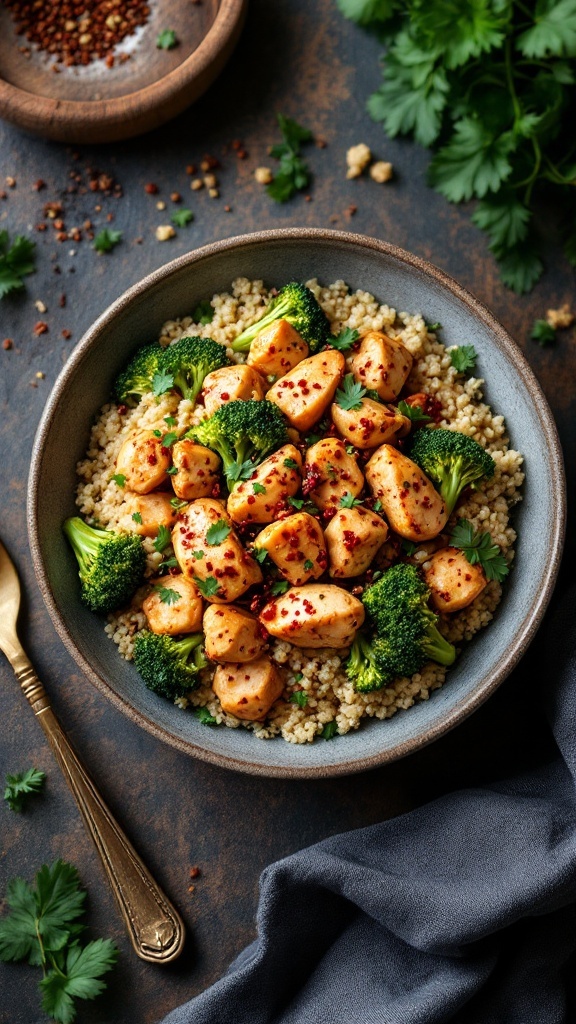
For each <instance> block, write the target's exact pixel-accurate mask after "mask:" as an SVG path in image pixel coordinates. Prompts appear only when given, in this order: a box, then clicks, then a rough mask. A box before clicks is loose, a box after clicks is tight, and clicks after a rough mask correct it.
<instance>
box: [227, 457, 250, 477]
mask: <svg viewBox="0 0 576 1024" xmlns="http://www.w3.org/2000/svg"><path fill="white" fill-rule="evenodd" d="M253 472H254V463H253V462H250V460H249V459H248V460H247V461H246V462H232V463H230V465H229V466H228V468H227V469H226V470H225V476H226V479H227V480H248V479H249V478H250V477H251V476H252V473H253Z"/></svg>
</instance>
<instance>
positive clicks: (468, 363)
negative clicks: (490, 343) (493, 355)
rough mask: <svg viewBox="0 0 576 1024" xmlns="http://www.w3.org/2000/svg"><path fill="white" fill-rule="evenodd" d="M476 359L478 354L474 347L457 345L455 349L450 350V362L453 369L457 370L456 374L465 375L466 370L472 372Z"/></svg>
mask: <svg viewBox="0 0 576 1024" xmlns="http://www.w3.org/2000/svg"><path fill="white" fill-rule="evenodd" d="M477 359H478V353H477V351H476V349H475V348H474V345H459V346H458V347H457V348H452V349H450V362H451V363H452V366H453V367H454V369H455V370H458V373H467V372H468V370H473V369H474V368H475V366H476V360H477Z"/></svg>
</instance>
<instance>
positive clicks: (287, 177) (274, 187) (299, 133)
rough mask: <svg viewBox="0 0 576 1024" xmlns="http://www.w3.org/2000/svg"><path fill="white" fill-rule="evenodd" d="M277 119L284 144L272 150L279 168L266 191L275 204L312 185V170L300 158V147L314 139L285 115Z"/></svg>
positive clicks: (279, 115) (273, 147)
mask: <svg viewBox="0 0 576 1024" xmlns="http://www.w3.org/2000/svg"><path fill="white" fill-rule="evenodd" d="M277 118H278V124H279V126H280V131H281V133H282V138H283V142H280V143H277V144H276V145H275V146H272V148H271V150H270V155H271V156H273V157H274V159H275V160H278V161H279V167H278V172H277V173H276V174H275V175H274V177H273V179H272V181H271V182H270V184H269V185H268V186H267V188H266V191H267V193H268V195H269V196H270V198H271V199H274V201H275V202H277V203H285V202H287V201H288V200H289V199H291V198H292V196H293V195H295V194H296V192H299V191H301V190H302V189H305V188H306V187H307V185H308V184H309V183H310V180H311V174H310V170H309V168H308V165H307V164H306V163H305V161H304V160H302V158H301V156H300V146H301V144H302V143H303V142H309V141H310V140H311V139H312V132H311V131H309V130H308V128H303V127H302V125H299V124H297V122H296V121H293V120H292V119H291V118H289V117H284V115H283V114H278V115H277Z"/></svg>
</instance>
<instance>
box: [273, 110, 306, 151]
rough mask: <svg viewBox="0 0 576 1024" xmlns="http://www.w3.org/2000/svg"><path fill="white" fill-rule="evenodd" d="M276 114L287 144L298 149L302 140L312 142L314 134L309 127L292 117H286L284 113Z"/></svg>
mask: <svg viewBox="0 0 576 1024" xmlns="http://www.w3.org/2000/svg"><path fill="white" fill-rule="evenodd" d="M276 116H277V119H278V125H279V127H280V131H281V132H282V137H283V139H284V142H285V143H286V145H287V146H290V147H291V148H292V149H298V146H299V145H300V143H301V142H310V140H311V139H312V137H313V136H312V132H311V131H310V129H309V128H304V126H303V125H301V124H298V122H297V121H293V120H292V118H291V117H285V116H284V114H277V115H276Z"/></svg>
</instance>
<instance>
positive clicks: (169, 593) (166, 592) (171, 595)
mask: <svg viewBox="0 0 576 1024" xmlns="http://www.w3.org/2000/svg"><path fill="white" fill-rule="evenodd" d="M154 590H156V591H157V592H158V596H159V598H160V600H161V601H162V604H168V605H170V604H178V601H181V600H182V594H179V593H178V591H177V590H174V589H173V588H172V587H163V586H162V584H161V583H158V584H157V585H156V586H155V587H154Z"/></svg>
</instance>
